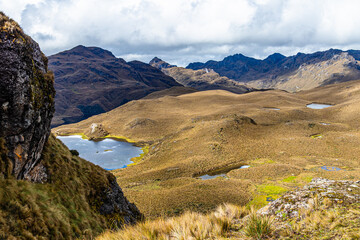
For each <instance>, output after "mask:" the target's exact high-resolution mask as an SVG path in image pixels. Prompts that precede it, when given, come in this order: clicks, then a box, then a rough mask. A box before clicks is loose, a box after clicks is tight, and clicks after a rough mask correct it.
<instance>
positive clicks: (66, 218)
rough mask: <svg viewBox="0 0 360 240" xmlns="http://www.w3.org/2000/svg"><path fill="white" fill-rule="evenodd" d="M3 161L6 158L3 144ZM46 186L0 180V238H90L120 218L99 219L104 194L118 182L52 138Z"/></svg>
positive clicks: (46, 155) (46, 153) (47, 154)
mask: <svg viewBox="0 0 360 240" xmlns="http://www.w3.org/2000/svg"><path fill="white" fill-rule="evenodd" d="M0 147H1V156H2V157H3V156H4V153H5V152H4V148H3V145H2V144H1V145H0ZM41 162H42V164H44V166H45V167H46V169H47V173H48V178H49V179H48V182H47V183H45V184H36V183H31V182H28V181H19V180H16V179H13V178H12V177H9V178H8V179H3V178H0V239H15V238H16V239H72V238H92V237H94V236H96V235H97V234H99V233H100V232H102V231H104V229H106V228H108V227H111V225H112V224H114V223H116V222H113V218H114V217H116V218H118V219H122V216H121V215H116V214H115V215H114V216H108V217H106V216H103V215H100V214H99V207H100V206H101V204H102V201H103V200H102V198H101V196H102V194H103V192H104V191H106V190H107V188H108V187H109V184H110V182H111V181H113V180H115V178H114V177H113V176H112V175H111V174H109V173H107V172H106V171H104V170H103V169H101V168H100V167H98V166H96V165H94V164H92V163H89V162H87V161H85V160H83V159H81V158H79V157H77V156H75V155H73V154H71V153H70V151H69V150H68V149H67V148H66V147H65V146H64V145H63V144H62V143H61V142H60V141H58V140H56V138H55V137H53V136H50V138H49V141H48V143H47V144H46V146H45V149H44V152H43V155H42V160H41Z"/></svg>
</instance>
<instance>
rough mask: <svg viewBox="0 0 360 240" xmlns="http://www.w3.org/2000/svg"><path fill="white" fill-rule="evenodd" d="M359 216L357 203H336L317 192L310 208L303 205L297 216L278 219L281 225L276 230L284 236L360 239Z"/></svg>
mask: <svg viewBox="0 0 360 240" xmlns="http://www.w3.org/2000/svg"><path fill="white" fill-rule="evenodd" d="M359 216H360V211H359V204H358V203H357V204H352V205H350V206H340V205H337V206H336V205H333V203H332V201H331V200H329V199H327V198H325V199H324V200H323V201H319V198H318V197H317V196H315V197H314V198H313V201H312V204H310V208H307V209H301V210H300V211H299V217H298V218H297V219H290V220H289V221H288V222H286V221H285V222H283V221H280V222H278V223H276V226H277V227H279V226H281V227H279V229H278V232H277V234H278V235H279V237H281V238H285V239H288V238H290V239H359V237H360V235H359V231H360V218H359ZM284 226H285V227H284Z"/></svg>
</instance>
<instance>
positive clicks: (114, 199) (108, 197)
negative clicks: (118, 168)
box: [99, 179, 143, 226]
mask: <svg viewBox="0 0 360 240" xmlns="http://www.w3.org/2000/svg"><path fill="white" fill-rule="evenodd" d="M99 211H100V213H101V214H102V215H105V216H106V215H108V216H109V215H110V216H111V215H113V214H114V213H115V214H116V213H117V214H120V215H121V216H123V219H122V220H123V221H124V223H126V224H133V223H135V222H136V221H137V220H140V219H142V218H143V215H142V214H141V213H140V211H139V210H138V208H137V207H136V206H135V204H133V203H130V202H129V201H128V200H127V199H126V198H125V196H124V194H123V192H122V190H121V188H120V187H119V185H118V184H117V182H116V179H114V181H112V182H111V183H110V187H109V189H108V191H107V192H106V193H105V197H104V199H103V204H102V205H101V206H100V208H99ZM117 224H118V225H119V226H121V225H122V223H121V222H119V223H117Z"/></svg>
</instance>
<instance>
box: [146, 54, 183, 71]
mask: <svg viewBox="0 0 360 240" xmlns="http://www.w3.org/2000/svg"><path fill="white" fill-rule="evenodd" d="M149 64H150V65H151V66H153V67H156V68H158V69H160V70H162V69H163V68H172V67H177V66H176V65H170V64H169V63H167V62H165V61H163V60H161V59H160V58H158V57H154V58H153V59H152V60H151V61H150V62H149Z"/></svg>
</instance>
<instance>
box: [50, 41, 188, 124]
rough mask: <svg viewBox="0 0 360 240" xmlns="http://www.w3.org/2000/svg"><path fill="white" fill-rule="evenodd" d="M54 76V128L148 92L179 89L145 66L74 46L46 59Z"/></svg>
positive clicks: (160, 74) (166, 77)
mask: <svg viewBox="0 0 360 240" xmlns="http://www.w3.org/2000/svg"><path fill="white" fill-rule="evenodd" d="M49 69H50V70H52V71H53V72H54V74H55V89H56V92H57V94H56V98H55V109H56V112H55V116H54V118H53V121H52V125H53V126H57V125H60V124H64V123H73V122H77V121H80V120H83V119H86V118H88V117H90V116H92V115H96V114H99V113H103V112H107V111H109V110H111V109H113V108H115V107H118V106H120V105H122V104H125V103H127V102H128V101H131V100H134V99H139V98H142V97H144V96H146V95H147V94H149V93H152V92H155V91H159V90H163V89H167V88H170V87H173V86H181V85H180V84H179V83H177V82H176V81H175V80H174V79H172V78H171V77H169V76H166V75H165V74H163V73H162V72H161V71H160V70H158V69H156V68H154V67H151V66H150V65H148V64H145V63H142V62H139V61H133V62H125V61H124V60H123V59H120V58H116V57H115V56H114V55H113V54H112V53H111V52H109V51H107V50H104V49H101V48H97V47H84V46H77V47H75V48H73V49H70V50H67V51H64V52H61V53H58V54H55V55H52V56H50V57H49Z"/></svg>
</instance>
